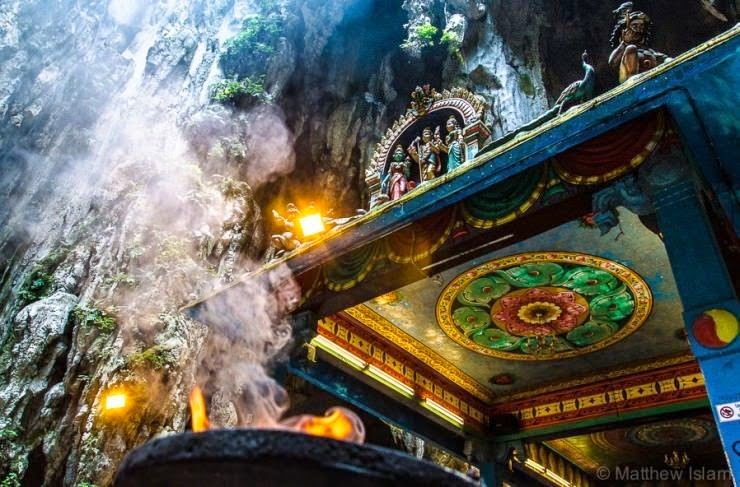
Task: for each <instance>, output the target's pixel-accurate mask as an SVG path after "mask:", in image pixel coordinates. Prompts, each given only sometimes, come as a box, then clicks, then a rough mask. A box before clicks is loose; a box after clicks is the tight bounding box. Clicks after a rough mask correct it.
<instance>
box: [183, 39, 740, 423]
mask: <svg viewBox="0 0 740 487" xmlns="http://www.w3.org/2000/svg"><path fill="white" fill-rule="evenodd" d="M739 50H740V26H735V27H734V28H732V29H730V30H728V31H727V32H726V33H724V34H722V35H720V36H718V37H716V38H715V39H712V40H711V41H709V42H706V43H704V44H702V45H700V46H698V47H696V48H694V49H692V50H691V51H688V52H686V53H684V54H682V55H681V56H679V57H677V58H675V59H673V60H672V61H670V62H667V63H665V64H663V65H661V66H659V67H658V68H655V69H653V70H651V71H649V72H647V73H644V74H642V75H639V76H636V77H634V78H632V79H630V80H628V81H627V82H626V83H624V84H622V85H620V86H619V87H617V88H615V89H613V90H611V91H609V92H607V93H605V94H603V95H600V96H598V97H597V98H595V99H593V100H591V101H589V102H587V103H584V104H583V105H580V106H578V107H576V108H573V109H571V110H569V111H568V112H567V113H565V114H564V115H562V116H560V117H557V118H555V119H553V120H551V121H550V122H547V123H545V124H544V125H542V126H540V127H538V128H536V129H534V130H532V131H530V132H525V133H523V134H520V135H519V136H517V137H516V138H514V139H513V140H510V141H508V142H506V143H505V144H502V145H496V143H495V142H494V143H491V144H489V145H488V146H486V147H484V148H483V149H482V150H481V151H480V152H479V153H478V155H477V156H476V157H475V158H474V159H473V160H472V161H469V162H468V163H466V164H464V165H462V166H461V167H459V168H458V169H456V170H454V171H452V172H451V173H449V174H444V175H442V176H440V177H438V178H436V179H433V180H431V181H429V182H427V183H424V184H423V185H421V186H420V187H418V188H417V189H415V190H413V191H410V192H409V193H407V194H406V195H404V196H403V197H401V198H400V199H399V200H396V201H392V202H389V203H386V204H384V205H381V206H380V207H378V208H375V209H373V210H371V211H369V212H368V213H367V214H366V215H364V216H362V217H360V218H358V219H356V220H354V221H351V222H350V223H348V224H346V225H343V226H340V227H336V228H334V229H332V230H331V231H328V232H326V233H325V234H323V235H322V236H321V237H320V238H319V239H317V240H315V241H312V242H309V243H306V244H304V245H302V246H301V247H299V248H298V249H297V250H295V251H293V252H291V253H289V254H288V255H286V256H284V257H283V258H281V259H277V260H274V261H272V262H270V263H268V264H266V265H265V266H264V267H263V268H261V269H259V270H257V271H255V272H252V273H250V274H247V275H245V276H243V277H241V278H240V279H239V280H237V282H235V283H234V284H232V285H230V286H228V287H226V288H224V289H221V290H219V291H218V292H217V293H215V294H214V295H213V296H211V297H209V298H207V299H205V300H203V301H200V302H198V303H194V304H192V305H191V306H190V307H189V308H190V312H191V313H192V314H193V315H194V316H195V317H197V316H198V315H199V313H200V310H201V309H202V308H204V307H207V306H208V305H209V302H212V301H213V300H215V301H219V300H222V299H230V297H237V298H238V296H239V294H240V292H243V291H242V289H243V286H249V285H250V282H252V280H253V279H258V278H259V277H260V276H262V275H265V274H266V273H269V271H270V270H271V269H276V268H278V267H279V266H282V265H287V266H288V267H289V268H290V269H291V270H292V271H293V273H294V274H295V275H296V276H297V278H298V280H299V282H300V283H301V286H302V288H303V291H304V301H303V302H302V304H301V307H302V309H303V310H310V311H311V312H313V313H314V315H315V316H316V317H317V318H319V319H320V321H319V325H318V332H319V335H320V336H321V337H322V340H324V341H323V342H321V343H323V344H324V345H325V348H324V350H323V356H322V358H324V359H326V360H328V361H330V362H331V363H332V365H333V366H335V367H337V368H338V369H340V370H341V371H342V373H345V374H349V375H352V376H355V377H358V378H360V379H362V380H363V381H365V382H370V383H374V385H375V386H376V388H377V387H380V389H381V392H383V393H385V394H387V395H388V396H390V397H393V398H394V399H395V400H397V401H398V402H400V403H404V404H406V406H408V407H409V408H412V409H417V410H421V407H420V404H422V403H423V401H421V402H419V401H418V399H419V398H422V399H424V398H426V399H430V398H432V399H434V398H437V399H435V401H437V402H439V403H440V404H443V405H444V406H445V407H446V408H447V409H446V410H447V411H452V412H453V416H457V417H460V418H462V419H464V421H463V422H464V423H465V425H466V427H467V426H471V425H472V426H473V427H474V429H476V428H477V429H478V430H479V431H485V430H486V429H487V428H489V427H491V425H492V424H493V423H496V421H495V420H494V418H496V417H498V416H501V415H513V416H515V417H516V418H517V420H518V421H519V425H520V428H521V429H522V430H524V431H525V432H526V431H534V432H543V431H550V432H551V431H552V428H556V427H558V426H562V425H571V426H572V425H573V424H576V423H579V422H581V423H583V424H586V423H588V424H594V423H593V422H594V421H598V420H599V418H606V417H607V416H613V415H614V414H616V413H619V414H623V415H625V414H626V413H628V412H629V411H638V410H644V409H646V408H648V409H649V408H657V407H667V406H669V405H670V407H675V408H678V409H680V408H681V407H685V408H692V407H697V406H702V405H704V404H706V401H705V397H706V393H705V392H704V388H703V379H702V378H701V374H700V373H699V370H698V366H697V365H696V363H695V362H694V360H693V357H692V356H691V353H690V351H689V347H688V344H687V342H686V340H685V338H684V337H683V336H681V334H680V332H681V330H682V317H681V304H680V299H679V296H678V292H677V290H676V283H675V281H674V279H673V275H672V273H671V268H670V265H669V262H668V258H667V255H666V252H665V247H664V246H663V245H662V243H661V237H660V233H659V229H657V228H654V226H653V225H651V222H650V221H649V218H648V219H645V218H638V216H636V215H633V214H631V213H628V212H623V213H622V214H620V218H619V222H618V223H619V224H620V225H621V226H620V227H619V228H618V229H614V230H612V231H611V232H610V233H608V234H607V235H604V236H601V235H600V234H599V231H598V229H596V228H592V227H593V226H594V225H593V222H592V221H589V220H588V219H587V218H586V219H584V216H588V215H589V214H590V212H591V211H592V206H593V205H595V204H596V200H597V199H598V195H599V194H604V193H603V191H605V190H606V189H609V188H619V187H620V185H621V184H623V183H622V181H623V180H624V176H628V175H630V174H631V173H633V172H634V170H635V169H636V168H637V167H639V166H640V165H642V164H643V163H644V162H645V161H646V160H647V159H648V158H649V157H650V155H651V154H652V153H653V152H656V151H660V150H667V151H669V150H671V147H673V146H678V147H681V148H682V150H683V151H685V152H686V153H687V154H688V155H689V157H690V158H691V159H692V162H694V163H695V165H696V166H697V167H698V169H699V172H700V174H701V176H702V178H703V180H704V181H705V182H706V184H707V188H708V189H710V190H711V191H712V192H713V195H714V197H715V198H716V201H717V202H718V210H719V211H721V212H724V215H725V216H727V217H728V221H729V225H730V226H734V228H735V229H736V230H737V228H738V227H740V222H739V221H737V219H738V218H740V211H738V209H737V202H736V200H735V197H734V196H733V188H735V189H737V188H738V187H739V186H740V166H739V165H738V164H737V163H736V154H735V150H736V142H737V140H738V139H739V136H740V125H739V124H738V122H737V120H738V118H737V116H736V114H735V113H734V112H735V110H736V109H737V107H738V106H740V103H738V101H740V94H739V92H738V90H737V83H738V78H739V77H740V55H738V54H739V53H738V51H739ZM594 154H595V155H594ZM627 179H629V178H627ZM628 189H629V188H628ZM625 191H626V190H625ZM643 213H645V214H649V211H645V212H643ZM643 216H644V215H643ZM733 218H735V219H736V220H732V219H733ZM616 224H617V223H613V225H616ZM613 225H612V226H613ZM605 230H608V228H606V229H605ZM527 266H529V267H527ZM533 266H535V267H533ZM536 266H539V267H536ZM543 266H545V267H543ZM522 269H524V270H526V271H527V272H529V273H533V274H531V275H532V276H540V275H541V273H545V274H546V273H547V272H550V273H551V274H552V276H551V278H549V280H547V281H542V282H539V281H538V282H534V281H532V282H530V283H529V284H527V282H528V281H526V279H525V277H526V276H524V274H522V272H523V271H522ZM601 270H605V271H606V273H607V274H609V275H611V276H612V278H608V280H609V282H608V284H607V287H606V288H603V289H601V288H599V289H597V288H589V287H588V286H592V285H595V284H583V283H585V282H591V281H589V279H586V278H584V279H585V280H584V281H582V282H581V281H578V282H576V280H577V279H576V278H573V276H579V275H583V276H592V278H591V280H595V281H596V282H597V283H598V282H599V279H598V278H594V277H593V276H600V275H602V276H603V275H604V274H599V272H600V271H601ZM589 273H590V274H589ZM523 276H524V277H523ZM607 277H608V276H607ZM533 278H534V277H533ZM481 283H482V284H481ZM584 286H586V287H584ZM492 289H493V291H492ZM532 289H535V290H537V292H539V293H540V294H538V296H539V297H537V296H535V297H532V296H530V294H531V291H532ZM499 291H500V293H499V294H496V295H495V297H496V298H499V297H501V296H506V297H507V299H508V301H506V303H514V304H511V306H515V305H516V304H517V303H519V304H520V305H521V306H520V308H517V309H513V308H511V309H509V308H507V306H509V304H506V303H505V304H498V302H499V301H503V300H498V301H496V302H494V301H493V300H491V299H487V298H486V297H485V293H491V292H494V293H496V292H499ZM481 293H482V294H481ZM528 293H529V294H528ZM600 293H601V294H600ZM619 293H624V294H622V295H621V296H622V297H621V298H620V297H618V296H620V295H619ZM615 296H617V298H615ZM530 298H531V299H530ZM535 298H536V299H535ZM476 299H477V300H478V301H475V300H476ZM610 299H611V300H612V301H608V300H610ZM471 300H472V301H473V302H471ZM599 300H602V301H603V300H607V301H608V302H609V303H611V304H610V306H612V307H610V308H609V309H610V310H612V311H614V309H615V308H613V307H619V306H620V304H619V303H624V302H630V303H631V304H630V305H629V306H626V307H625V308H624V312H623V313H621V314H619V313H617V314H614V313H612V314H609V316H610V318H609V320H611V321H609V320H606V321H609V323H611V325H608V326H610V327H611V328H610V329H608V330H606V329H603V328H599V327H598V326H596V325H593V330H590V329H589V330H586V331H588V333H592V334H588V333H586V334H584V332H583V330H584V328H583V327H584V326H585V324H584V323H586V322H585V321H584V320H586V319H587V318H586V315H587V314H588V312H590V313H591V316H592V318H593V316H594V310H595V309H597V308H598V307H599V302H602V301H599ZM604 302H606V301H604ZM543 303H544V304H543ZM533 304H537V306H539V307H540V308H542V309H539V308H538V309H536V310H535V309H534V308H536V307H537V306H534V308H533V306H532V305H533ZM476 306H477V307H476ZM496 306H498V308H497V307H496ZM511 306H510V307H511ZM556 308H557V310H556ZM481 309H483V310H484V311H482V312H481V311H480V310H481ZM512 310H513V311H512ZM563 310H566V311H563ZM587 310H588V312H587ZM530 311H531V312H532V313H534V315H532V316H534V318H528V316H529V315H528V314H527V313H529V312H530ZM550 311H552V313H553V314H552V316H549V315H548V313H549V312H550ZM481 313H483V314H481ZM512 313H513V314H512ZM517 313H518V314H517ZM605 313H607V314H608V312H605ZM602 316H606V314H605V315H602ZM461 317H462V318H461ZM527 319H531V320H534V321H527ZM466 320H467V321H466ZM476 320H479V321H480V320H482V321H483V322H485V323H484V324H483V325H481V327H484V326H486V324H487V326H490V328H488V330H491V331H489V332H487V333H488V334H487V335H485V336H484V335H483V334H482V331H481V330H483V328H480V329H478V328H475V327H476V326H478V325H477V323H478V322H477V321H476ZM489 320H493V321H494V322H495V324H496V326H497V327H498V328H496V327H494V326H491V323H490V322H489ZM522 320H524V321H526V322H527V323H528V324H530V325H533V326H535V325H538V326H539V325H542V326H544V325H545V324H546V323H550V324H551V325H548V326H559V327H561V328H559V329H558V331H557V334H556V335H557V336H558V337H559V338H558V340H560V341H558V345H557V346H554V345H552V346H551V344H547V343H540V342H542V340H540V341H539V342H538V341H537V340H536V339H535V338H533V337H535V335H527V334H526V333H525V332H523V333H524V334H523V335H516V333H514V332H512V330H515V329H516V327H517V326H520V325H521V323H522ZM538 320H539V321H538ZM592 321H594V320H593V319H592ZM596 321H598V320H596ZM589 323H590V322H589ZM586 324H587V323H586ZM575 327H577V328H578V330H580V332H578V333H576V332H574V331H573V330H574V329H575ZM501 330H504V331H505V333H502V332H501ZM600 333H604V334H606V335H604V336H605V337H607V338H599V339H598V340H596V339H595V338H593V334H596V335H598V334H600ZM512 335H514V338H512ZM556 335H553V336H556ZM484 339H485V340H489V341H488V342H486V341H484ZM501 340H504V342H505V341H506V340H511V342H510V343H509V342H506V343H504V342H501ZM593 340H596V341H593ZM491 343H493V345H491ZM332 347H335V348H332ZM337 347H338V348H337ZM532 347H545V348H546V349H547V350H545V356H542V355H538V353H539V352H537V351H531V350H530V349H531V348H532ZM547 347H551V348H547ZM558 347H560V348H558ZM319 348H321V347H319ZM332 351H334V352H336V353H334V352H332ZM342 354H344V355H345V358H346V356H347V354H349V355H348V356H350V357H354V359H351V360H355V359H356V360H358V361H359V362H362V363H364V364H365V365H366V366H367V364H371V365H372V364H374V367H376V369H378V370H380V371H381V372H380V375H378V374H379V373H377V372H376V373H375V375H374V376H373V375H372V374H369V373H368V370H369V369H367V368H365V369H364V371H363V369H362V367H360V368H357V367H355V368H354V370H353V368H352V367H351V366H348V362H347V361H346V360H345V361H344V363H341V362H342V356H343V355H342ZM351 360H350V361H351ZM359 362H358V363H359ZM310 367H311V366H310V365H306V364H303V365H299V366H296V367H295V369H294V370H297V371H298V373H302V374H305V375H306V376H310V375H311V372H310V370H309V369H310ZM383 374H385V375H383ZM378 377H381V379H378ZM383 377H385V380H383V379H382V378H383ZM388 377H391V379H388ZM316 380H317V381H320V379H316ZM394 381H395V382H394ZM424 381H427V382H424ZM669 382H670V384H669ZM378 384H380V386H378ZM389 384H390V385H389ZM394 384H395V386H396V389H395V390H392V389H393V385H394ZM399 384H400V385H399ZM661 384H662V385H661ZM327 387H328V386H327ZM389 387H390V389H389ZM404 387H407V388H411V389H412V390H415V391H416V392H415V393H412V396H413V395H414V394H416V396H417V397H416V399H413V398H412V397H406V398H404V397H399V395H398V394H401V396H403V391H404V390H405V389H404ZM399 390H400V391H401V392H400V393H399ZM419 391H422V392H419ZM424 391H426V392H424ZM617 397H619V398H621V399H619V400H618V401H616V402H615V398H617ZM589 398H590V401H591V402H590V404H589V403H588V400H589ZM617 403H619V404H618V407H617V409H613V407H612V406H613V405H614V404H617ZM608 404H611V405H612V406H608ZM614 407H616V406H614ZM569 408H570V409H569ZM610 408H611V409H610ZM550 411H552V412H550ZM428 412H429V411H426V412H425V414H427V413H428ZM427 416H428V414H427ZM628 416H629V415H628V414H626V415H625V416H624V417H628ZM448 423H449V421H448ZM453 423H454V421H453ZM447 426H448V427H449V426H450V425H449V424H447ZM453 426H454V425H453ZM457 427H458V428H459V425H458V426H457ZM453 429H454V428H453ZM500 436H501V437H506V435H505V434H502V435H500ZM514 436H516V435H514Z"/></svg>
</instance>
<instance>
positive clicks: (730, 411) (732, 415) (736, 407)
mask: <svg viewBox="0 0 740 487" xmlns="http://www.w3.org/2000/svg"><path fill="white" fill-rule="evenodd" d="M715 407H716V408H717V416H718V417H719V422H720V423H726V422H728V421H740V402H728V403H727V404H718V405H717V406H715Z"/></svg>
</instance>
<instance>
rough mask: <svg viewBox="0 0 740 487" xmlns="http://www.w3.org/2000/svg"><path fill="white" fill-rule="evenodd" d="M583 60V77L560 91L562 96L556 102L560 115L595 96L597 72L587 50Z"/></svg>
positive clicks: (584, 52) (582, 57)
mask: <svg viewBox="0 0 740 487" xmlns="http://www.w3.org/2000/svg"><path fill="white" fill-rule="evenodd" d="M581 61H582V63H583V71H584V73H585V74H584V76H583V79H580V80H578V81H574V82H573V83H571V84H570V85H568V86H567V87H566V88H565V89H564V90H563V92H562V93H560V96H559V97H558V99H557V101H556V102H555V106H557V107H559V108H558V115H560V114H561V113H564V112H565V111H567V110H568V109H569V108H572V107H574V106H576V105H580V104H581V103H583V102H586V101H588V100H590V99H591V98H593V97H594V89H595V87H596V72H595V71H594V67H593V66H592V65H591V64H590V63H589V59H588V52H587V51H583V54H581Z"/></svg>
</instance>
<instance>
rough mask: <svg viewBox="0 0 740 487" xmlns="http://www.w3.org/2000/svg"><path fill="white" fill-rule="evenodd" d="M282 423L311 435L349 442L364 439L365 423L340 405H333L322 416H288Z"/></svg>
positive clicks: (362, 440)
mask: <svg viewBox="0 0 740 487" xmlns="http://www.w3.org/2000/svg"><path fill="white" fill-rule="evenodd" d="M283 425H284V426H287V427H289V428H292V429H295V430H296V431H299V432H301V433H306V434H309V435H313V436H323V437H325V438H332V439H335V440H341V441H349V442H351V443H363V442H364V441H365V425H363V424H362V421H361V420H360V418H359V417H358V416H357V415H356V414H355V413H353V412H352V411H349V410H348V409H345V408H342V407H333V408H331V409H329V410H327V411H326V413H325V415H324V416H312V415H304V416H297V417H294V418H289V419H287V420H286V421H284V422H283Z"/></svg>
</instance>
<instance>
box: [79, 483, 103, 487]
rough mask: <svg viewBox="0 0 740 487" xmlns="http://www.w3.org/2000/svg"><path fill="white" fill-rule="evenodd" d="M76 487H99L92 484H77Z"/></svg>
mask: <svg viewBox="0 0 740 487" xmlns="http://www.w3.org/2000/svg"><path fill="white" fill-rule="evenodd" d="M75 487H98V486H97V485H95V484H93V483H91V482H77V483H76V484H75Z"/></svg>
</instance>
